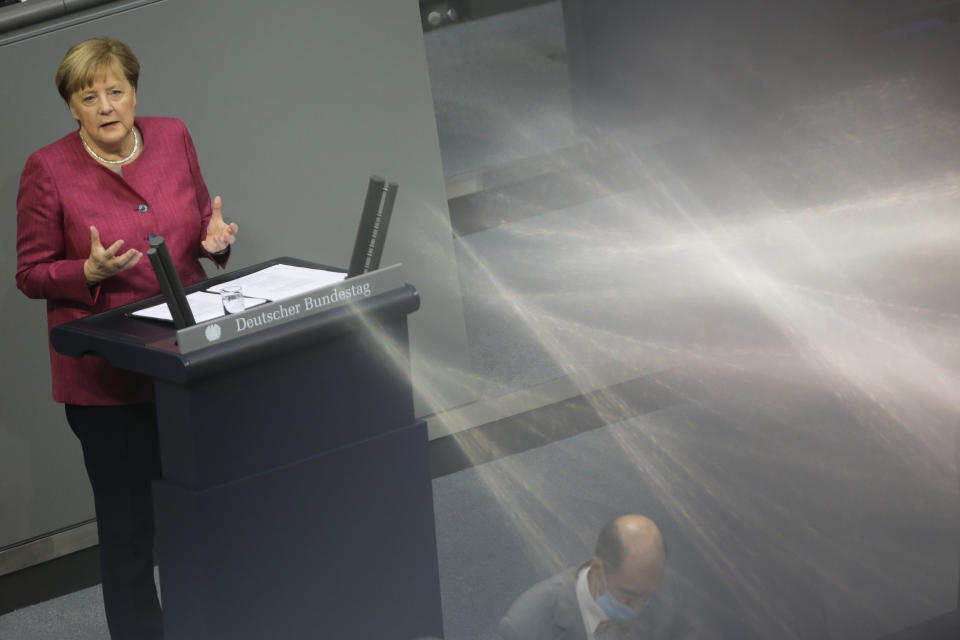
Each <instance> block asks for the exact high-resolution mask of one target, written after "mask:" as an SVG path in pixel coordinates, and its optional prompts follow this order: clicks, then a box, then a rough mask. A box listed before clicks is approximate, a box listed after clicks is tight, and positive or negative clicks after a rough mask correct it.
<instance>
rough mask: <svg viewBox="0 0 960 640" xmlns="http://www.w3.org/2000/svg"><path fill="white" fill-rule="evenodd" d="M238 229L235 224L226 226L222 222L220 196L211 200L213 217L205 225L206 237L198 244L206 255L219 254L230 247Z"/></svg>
mask: <svg viewBox="0 0 960 640" xmlns="http://www.w3.org/2000/svg"><path fill="white" fill-rule="evenodd" d="M239 228H240V227H238V226H237V223H236V222H231V223H230V224H227V223H226V222H224V221H223V201H222V200H221V199H220V196H216V197H215V198H214V199H213V216H211V218H210V224H208V225H207V237H206V239H205V240H204V241H203V242H201V243H200V244H202V245H203V248H204V249H206V251H207V253H219V252H221V251H224V250H226V249H228V248H229V247H230V245H232V244H233V243H234V241H235V240H236V239H237V238H236V234H237V231H238V230H239Z"/></svg>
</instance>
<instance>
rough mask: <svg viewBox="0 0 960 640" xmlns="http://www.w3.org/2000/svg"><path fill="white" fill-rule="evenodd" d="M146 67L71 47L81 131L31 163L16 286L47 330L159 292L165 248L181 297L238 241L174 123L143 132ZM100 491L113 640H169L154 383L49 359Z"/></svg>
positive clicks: (93, 360) (85, 363)
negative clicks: (162, 246)
mask: <svg viewBox="0 0 960 640" xmlns="http://www.w3.org/2000/svg"><path fill="white" fill-rule="evenodd" d="M139 75H140V63H139V62H138V61H137V58H136V56H134V54H133V52H132V51H131V50H130V48H129V47H127V45H125V44H124V43H122V42H119V41H116V40H111V39H108V38H94V39H91V40H85V41H83V42H81V43H79V44H77V45H75V46H73V47H72V48H71V49H70V50H69V51H68V52H67V54H66V56H65V57H64V58H63V61H62V62H61V63H60V67H59V69H58V70H57V75H56V84H57V90H58V91H59V93H60V96H61V97H62V98H63V100H64V101H65V102H66V104H67V107H68V109H69V110H70V114H71V115H72V116H73V118H74V119H75V120H76V121H77V124H78V125H79V126H78V127H77V129H76V130H74V131H72V132H71V133H69V134H67V135H66V136H64V137H63V138H61V139H60V140H57V141H56V142H54V143H52V144H50V145H48V146H46V147H43V148H42V149H40V150H38V151H36V152H34V153H33V154H32V155H31V156H30V157H29V159H28V160H27V163H26V166H25V167H24V170H23V174H22V175H21V177H20V190H19V193H18V195H17V286H18V287H19V288H20V290H21V291H23V292H24V293H25V294H26V295H27V296H29V297H31V298H44V299H46V301H47V321H48V326H49V328H51V329H52V328H53V327H55V326H57V325H59V324H62V323H64V322H69V321H71V320H76V319H77V318H82V317H85V316H88V315H90V314H93V313H98V312H101V311H105V310H107V309H111V308H113V307H117V306H120V305H124V304H127V303H130V302H133V301H136V300H139V299H142V298H145V297H148V296H152V295H156V294H157V293H159V292H160V289H159V285H158V283H157V279H156V276H155V275H154V273H153V271H152V269H151V267H150V264H149V261H148V260H142V259H141V258H143V254H144V252H145V251H146V250H147V249H148V248H149V244H148V243H149V238H150V236H151V235H152V234H158V235H162V236H164V238H165V239H166V244H167V246H168V247H169V249H170V253H171V257H172V258H173V262H174V264H175V265H176V268H177V272H178V273H179V275H180V279H181V280H182V281H183V283H184V284H192V283H194V282H198V281H200V280H203V279H204V278H205V277H206V276H205V274H204V271H203V268H202V266H201V264H200V258H202V257H203V258H209V259H212V260H213V261H214V262H215V263H216V264H217V265H218V266H223V265H224V264H225V263H226V260H227V258H228V256H229V251H230V245H232V244H233V242H234V237H235V234H236V232H237V225H236V224H235V223H229V224H228V223H226V222H224V219H223V215H222V212H221V201H220V197H219V196H218V197H216V198H214V199H213V201H211V199H210V194H209V192H208V191H207V187H206V185H205V184H204V181H203V176H202V175H201V173H200V166H199V164H198V161H197V155H196V152H195V151H194V147H193V142H192V141H191V139H190V134H189V133H188V132H187V129H186V127H185V126H184V124H183V123H182V122H181V121H179V120H176V119H172V118H139V117H136V116H135V110H136V106H137V82H138V80H139ZM50 360H51V369H52V378H53V398H54V400H56V401H57V402H62V403H64V404H65V405H66V414H67V422H68V423H69V425H70V428H71V429H72V430H73V432H74V433H75V434H76V436H77V437H78V438H79V440H80V443H81V447H82V449H83V458H84V463H85V465H86V468H87V474H88V476H89V478H90V484H91V485H92V487H93V496H94V504H95V509H96V516H97V525H98V531H99V536H100V568H101V580H102V584H103V599H104V606H105V609H106V614H107V622H108V625H109V627H110V634H111V637H112V638H113V639H114V640H126V639H136V640H153V639H160V638H162V637H163V630H162V623H161V615H160V606H159V603H158V599H157V592H156V587H155V586H154V581H153V508H152V502H151V494H150V491H151V481H152V480H153V479H154V478H155V477H157V476H158V475H159V470H160V463H159V454H158V445H157V420H156V409H155V405H154V404H153V385H152V382H151V381H150V379H148V378H146V377H143V376H138V375H135V374H132V373H128V372H123V371H120V370H117V369H114V368H112V367H111V366H109V365H108V364H107V363H106V362H105V361H104V360H102V359H100V358H97V357H94V356H84V357H82V358H71V357H67V356H62V355H59V354H57V353H55V352H54V350H53V349H52V348H51V349H50Z"/></svg>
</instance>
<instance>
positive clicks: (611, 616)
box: [499, 515, 696, 640]
mask: <svg viewBox="0 0 960 640" xmlns="http://www.w3.org/2000/svg"><path fill="white" fill-rule="evenodd" d="M665 573H666V552H665V549H664V542H663V535H662V534H661V533H660V529H659V528H658V527H657V525H656V523H654V522H653V520H651V519H649V518H647V517H645V516H641V515H624V516H620V517H618V518H615V519H614V520H611V521H610V522H608V523H607V524H606V525H604V527H603V529H602V530H601V531H600V535H599V536H598V538H597V546H596V550H595V552H594V555H593V557H592V558H590V560H589V561H588V562H586V563H584V564H582V565H581V566H579V567H574V568H571V569H568V570H566V571H564V572H563V573H560V574H558V575H556V576H553V577H552V578H548V579H547V580H544V581H543V582H540V583H539V584H537V585H534V586H533V587H531V588H530V589H529V590H527V591H526V592H524V593H523V594H521V595H520V597H519V598H517V600H516V602H514V603H513V605H512V606H511V607H510V610H509V611H508V612H507V614H506V615H505V616H504V617H503V619H502V620H501V621H500V629H499V633H500V637H501V638H502V640H619V639H624V640H626V639H641V638H642V639H656V640H668V639H669V640H682V639H687V638H694V637H696V635H695V629H694V625H693V624H692V619H691V617H690V616H689V614H688V613H687V612H683V611H681V607H680V603H679V601H678V597H677V594H676V592H675V590H674V589H673V587H672V586H671V587H670V588H664V587H665V585H664V576H665Z"/></svg>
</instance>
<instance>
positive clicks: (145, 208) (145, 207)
mask: <svg viewBox="0 0 960 640" xmlns="http://www.w3.org/2000/svg"><path fill="white" fill-rule="evenodd" d="M137 209H138V210H139V211H140V213H146V212H147V211H148V210H149V209H150V208H149V207H148V206H147V205H145V204H142V205H140V206H139V207H137Z"/></svg>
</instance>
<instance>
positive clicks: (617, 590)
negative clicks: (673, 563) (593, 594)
mask: <svg viewBox="0 0 960 640" xmlns="http://www.w3.org/2000/svg"><path fill="white" fill-rule="evenodd" d="M665 566H666V553H665V552H664V547H663V535H662V534H661V533H660V528H659V527H657V525H656V523H655V522H654V521H653V520H651V519H650V518H647V517H645V516H641V515H635V514H631V515H624V516H620V517H619V518H616V519H615V520H611V521H610V522H608V523H607V524H606V526H604V528H603V529H602V530H601V532H600V536H599V537H598V538H597V549H596V552H595V554H594V556H593V558H592V559H591V568H592V569H593V570H595V571H596V572H597V573H600V572H601V571H602V574H603V575H604V577H605V582H606V583H607V585H608V587H609V589H610V591H611V592H612V593H613V595H614V597H616V598H617V599H618V600H620V601H621V602H623V603H624V604H626V605H627V606H630V607H631V608H633V609H635V610H636V611H641V610H642V609H643V607H644V605H645V604H646V601H647V599H648V598H649V597H650V596H651V595H653V593H655V592H656V591H657V590H658V589H659V588H660V585H661V583H662V582H663V573H664V568H665Z"/></svg>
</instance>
